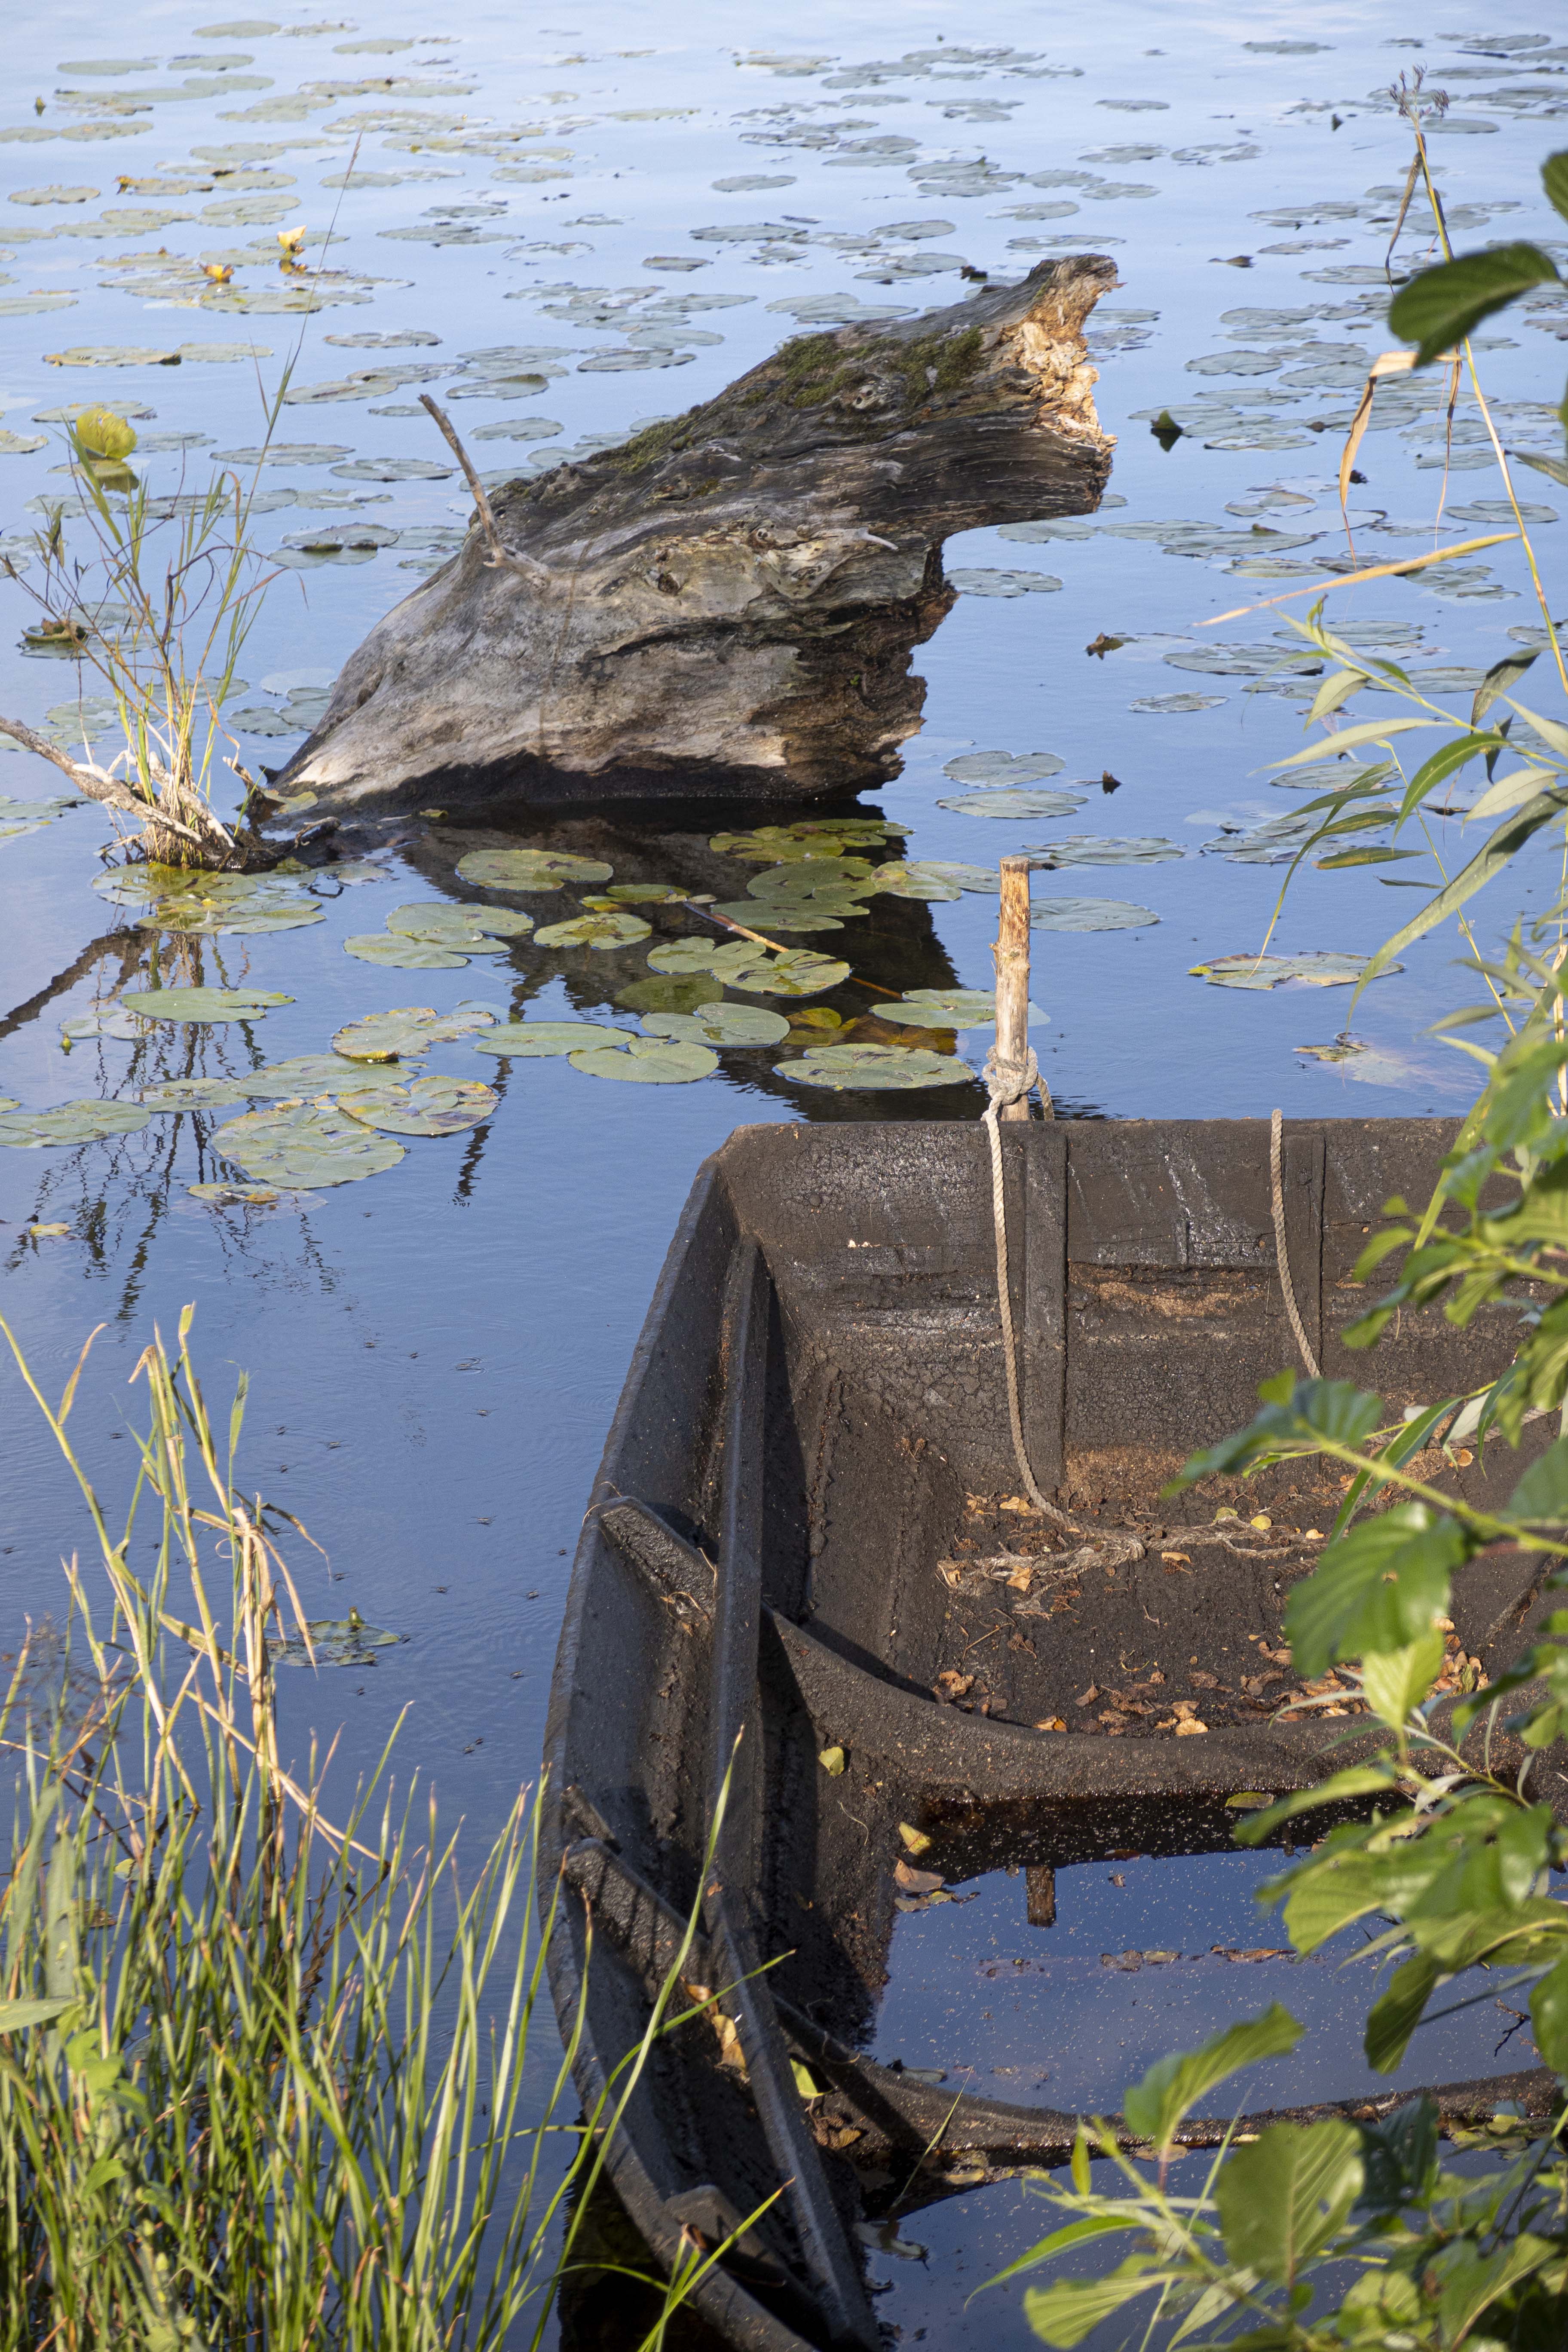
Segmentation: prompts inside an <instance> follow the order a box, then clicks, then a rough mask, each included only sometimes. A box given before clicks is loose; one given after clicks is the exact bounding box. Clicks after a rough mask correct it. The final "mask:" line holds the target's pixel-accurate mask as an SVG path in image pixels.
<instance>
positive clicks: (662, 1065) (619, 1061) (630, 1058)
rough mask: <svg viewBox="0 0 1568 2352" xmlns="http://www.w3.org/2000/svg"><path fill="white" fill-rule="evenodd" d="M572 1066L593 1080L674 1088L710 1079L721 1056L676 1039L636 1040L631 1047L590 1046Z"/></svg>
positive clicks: (706, 1048)
mask: <svg viewBox="0 0 1568 2352" xmlns="http://www.w3.org/2000/svg"><path fill="white" fill-rule="evenodd" d="M571 1058H572V1067H573V1068H574V1070H584V1071H586V1073H587V1075H588V1076H589V1077H591V1078H630V1079H635V1080H637V1081H638V1082H640V1083H641V1084H643V1085H645V1086H659V1087H674V1086H685V1085H688V1084H689V1082H690V1081H691V1080H692V1079H693V1078H705V1077H708V1076H710V1074H711V1073H712V1072H713V1071H714V1070H716V1069H717V1068H718V1066H719V1056H718V1055H717V1054H714V1053H710V1050H709V1048H708V1047H707V1046H706V1045H691V1044H689V1043H688V1042H687V1041H685V1040H684V1039H681V1038H676V1037H669V1038H666V1037H634V1038H633V1040H632V1042H631V1044H630V1045H625V1046H619V1045H588V1046H584V1047H583V1048H582V1049H581V1050H580V1051H578V1052H577V1053H575V1054H574V1055H572V1057H571Z"/></svg>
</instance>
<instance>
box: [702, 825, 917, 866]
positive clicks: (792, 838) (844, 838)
mask: <svg viewBox="0 0 1568 2352" xmlns="http://www.w3.org/2000/svg"><path fill="white" fill-rule="evenodd" d="M908 831H909V826H908V825H907V824H891V823H890V822H889V820H888V819H887V818H885V817H871V816H864V817H860V816H844V817H831V816H830V817H803V818H802V819H801V821H800V822H799V824H762V825H758V826H756V827H755V828H754V829H753V830H752V832H750V833H716V834H714V835H713V836H712V837H711V839H710V842H709V844H708V846H709V848H710V849H711V850H714V851H716V852H717V853H718V855H719V856H721V857H749V858H761V859H765V860H767V861H768V862H769V863H773V862H782V861H784V860H785V859H794V858H814V857H839V856H842V855H843V853H844V852H845V850H847V849H879V848H881V846H882V845H883V844H884V843H885V842H888V841H889V840H898V839H901V838H902V836H903V835H905V834H907V833H908Z"/></svg>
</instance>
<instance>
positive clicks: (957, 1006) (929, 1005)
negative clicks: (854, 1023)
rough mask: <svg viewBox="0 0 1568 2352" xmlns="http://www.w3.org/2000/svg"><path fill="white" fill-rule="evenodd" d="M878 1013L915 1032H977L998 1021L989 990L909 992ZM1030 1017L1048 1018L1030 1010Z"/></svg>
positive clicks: (994, 1002) (912, 990)
mask: <svg viewBox="0 0 1568 2352" xmlns="http://www.w3.org/2000/svg"><path fill="white" fill-rule="evenodd" d="M878 1010H879V1013H880V1015H881V1017H882V1019H883V1020H884V1021H902V1022H904V1023H906V1024H908V1025H909V1026H910V1027H911V1028H916V1029H976V1028H980V1027H981V1026H983V1025H984V1024H986V1023H988V1022H992V1021H994V1020H995V1018H996V993H995V991H994V989H990V988H910V989H906V990H905V992H904V993H903V995H902V996H900V998H899V1000H898V1002H897V1003H895V1004H883V1005H879V1007H878ZM1029 1011H1030V1013H1031V1015H1032V1016H1033V1017H1034V1018H1036V1019H1037V1020H1041V1021H1043V1020H1044V1019H1045V1017H1046V1016H1045V1014H1044V1013H1037V1011H1036V1008H1035V1007H1034V1006H1033V1005H1031V1006H1030V1007H1029Z"/></svg>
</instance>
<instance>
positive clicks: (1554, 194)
mask: <svg viewBox="0 0 1568 2352" xmlns="http://www.w3.org/2000/svg"><path fill="white" fill-rule="evenodd" d="M1541 184H1542V187H1543V188H1544V189H1545V191H1546V201H1547V203H1548V204H1549V205H1551V206H1552V211H1553V212H1556V213H1561V214H1562V215H1563V219H1564V220H1568V148H1563V147H1560V148H1559V149H1558V151H1557V152H1556V154H1555V155H1548V157H1547V158H1546V161H1545V163H1542V167H1541ZM77 430H78V432H79V431H80V430H81V425H80V420H78V425H77Z"/></svg>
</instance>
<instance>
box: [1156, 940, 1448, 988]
mask: <svg viewBox="0 0 1568 2352" xmlns="http://www.w3.org/2000/svg"><path fill="white" fill-rule="evenodd" d="M1367 961H1368V959H1367V958H1366V957H1365V956H1363V955H1341V954H1339V953H1337V952H1336V951H1335V950H1333V949H1331V948H1309V949H1307V950H1305V951H1304V953H1302V954H1300V955H1289V956H1282V955H1264V956H1260V955H1245V954H1244V955H1225V956H1212V957H1211V958H1210V959H1209V961H1207V962H1206V963H1194V964H1192V965H1190V966H1189V970H1190V971H1192V972H1194V974H1195V976H1196V977H1197V978H1198V979H1200V980H1208V981H1212V982H1214V985H1215V987H1216V988H1278V987H1279V983H1280V982H1281V981H1286V980H1302V981H1308V982H1310V983H1311V985H1312V986H1313V987H1314V988H1348V987H1349V986H1350V985H1351V983H1352V982H1354V981H1358V980H1359V979H1360V978H1361V976H1362V974H1363V971H1365V970H1366V966H1367ZM1404 969H1405V966H1404V965H1403V964H1401V963H1390V964H1384V968H1383V971H1381V972H1379V973H1378V975H1377V977H1378V978H1379V979H1380V980H1381V979H1383V978H1384V976H1385V975H1386V974H1387V973H1390V972H1395V971H1404Z"/></svg>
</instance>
